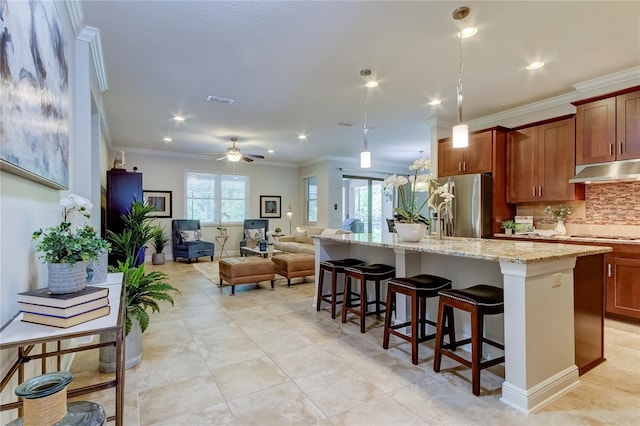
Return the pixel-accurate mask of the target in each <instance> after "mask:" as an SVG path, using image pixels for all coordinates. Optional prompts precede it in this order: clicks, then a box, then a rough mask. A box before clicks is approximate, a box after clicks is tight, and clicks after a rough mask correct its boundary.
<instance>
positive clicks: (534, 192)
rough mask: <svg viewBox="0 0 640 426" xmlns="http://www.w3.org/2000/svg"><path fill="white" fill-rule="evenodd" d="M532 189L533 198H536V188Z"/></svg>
mask: <svg viewBox="0 0 640 426" xmlns="http://www.w3.org/2000/svg"><path fill="white" fill-rule="evenodd" d="M531 189H533V198H536V187H535V186H532V187H531Z"/></svg>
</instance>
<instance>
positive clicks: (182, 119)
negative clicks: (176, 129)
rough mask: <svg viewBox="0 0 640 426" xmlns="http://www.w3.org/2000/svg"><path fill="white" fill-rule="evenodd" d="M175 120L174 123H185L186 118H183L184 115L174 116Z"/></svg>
mask: <svg viewBox="0 0 640 426" xmlns="http://www.w3.org/2000/svg"><path fill="white" fill-rule="evenodd" d="M173 120H174V121H185V120H186V118H185V117H184V116H182V115H174V116H173Z"/></svg>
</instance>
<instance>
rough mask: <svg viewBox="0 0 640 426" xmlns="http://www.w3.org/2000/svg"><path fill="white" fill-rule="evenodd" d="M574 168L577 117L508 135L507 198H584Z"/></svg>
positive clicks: (523, 129) (537, 199) (534, 126)
mask: <svg viewBox="0 0 640 426" xmlns="http://www.w3.org/2000/svg"><path fill="white" fill-rule="evenodd" d="M574 171H575V119H574V118H573V117H572V118H565V119H562V120H557V121H552V122H545V123H542V124H538V125H532V126H528V127H523V128H520V129H516V130H512V131H511V132H509V134H508V135H507V201H508V202H510V203H521V202H532V201H544V202H548V201H568V200H577V199H584V185H582V184H570V183H569V179H570V178H571V177H572V176H573V175H574Z"/></svg>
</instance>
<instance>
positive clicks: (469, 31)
mask: <svg viewBox="0 0 640 426" xmlns="http://www.w3.org/2000/svg"><path fill="white" fill-rule="evenodd" d="M477 33H478V27H467V28H463V29H462V31H460V32H459V33H458V37H461V38H469V37H473V36H474V35H476V34H477Z"/></svg>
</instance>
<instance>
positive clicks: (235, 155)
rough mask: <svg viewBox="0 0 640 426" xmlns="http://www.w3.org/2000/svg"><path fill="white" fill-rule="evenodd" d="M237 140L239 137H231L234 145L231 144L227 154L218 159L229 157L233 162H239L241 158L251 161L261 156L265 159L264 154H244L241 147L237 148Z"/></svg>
mask: <svg viewBox="0 0 640 426" xmlns="http://www.w3.org/2000/svg"><path fill="white" fill-rule="evenodd" d="M237 141H238V138H236V137H232V138H231V142H232V143H233V146H231V147H230V148H227V155H225V156H224V157H220V158H218V159H217V160H216V161H220V160H224V159H227V160H229V161H231V162H234V163H235V162H238V161H240V160H243V161H246V162H248V163H251V162H252V161H253V159H254V158H259V159H261V160H264V155H258V154H243V153H242V152H240V148H236V142H237Z"/></svg>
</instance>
